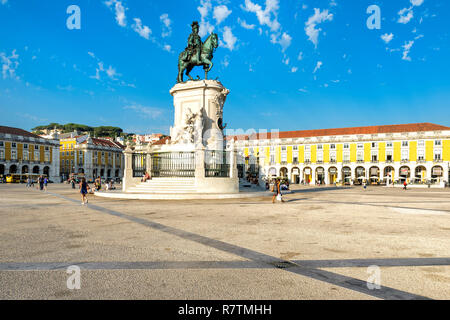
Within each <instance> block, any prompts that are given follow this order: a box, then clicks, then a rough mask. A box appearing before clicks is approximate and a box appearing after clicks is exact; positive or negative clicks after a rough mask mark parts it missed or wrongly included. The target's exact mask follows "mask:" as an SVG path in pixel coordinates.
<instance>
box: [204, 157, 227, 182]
mask: <svg viewBox="0 0 450 320" xmlns="http://www.w3.org/2000/svg"><path fill="white" fill-rule="evenodd" d="M230 156H231V153H230V152H226V151H216V150H207V151H205V177H207V178H211V177H216V178H229V177H230Z"/></svg>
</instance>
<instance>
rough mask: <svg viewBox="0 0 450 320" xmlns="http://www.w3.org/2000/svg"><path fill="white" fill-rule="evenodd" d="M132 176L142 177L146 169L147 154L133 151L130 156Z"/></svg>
mask: <svg viewBox="0 0 450 320" xmlns="http://www.w3.org/2000/svg"><path fill="white" fill-rule="evenodd" d="M132 168H133V177H134V178H135V177H142V176H144V175H145V171H147V155H146V154H142V153H134V154H133V156H132Z"/></svg>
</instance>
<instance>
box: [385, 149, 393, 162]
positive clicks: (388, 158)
mask: <svg viewBox="0 0 450 320" xmlns="http://www.w3.org/2000/svg"><path fill="white" fill-rule="evenodd" d="M393 160H394V158H393V157H392V150H386V161H393Z"/></svg>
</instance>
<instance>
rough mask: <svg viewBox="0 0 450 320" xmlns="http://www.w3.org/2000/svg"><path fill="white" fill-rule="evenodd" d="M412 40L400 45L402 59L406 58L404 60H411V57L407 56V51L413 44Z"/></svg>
mask: <svg viewBox="0 0 450 320" xmlns="http://www.w3.org/2000/svg"><path fill="white" fill-rule="evenodd" d="M413 44H414V41H413V40H411V41H408V42H405V44H404V45H403V46H402V48H403V57H402V60H406V61H411V58H410V57H409V56H408V55H409V51H410V50H411V47H412V46H413Z"/></svg>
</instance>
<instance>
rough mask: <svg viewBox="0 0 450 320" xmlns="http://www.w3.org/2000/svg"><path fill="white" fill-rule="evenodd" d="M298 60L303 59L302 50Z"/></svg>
mask: <svg viewBox="0 0 450 320" xmlns="http://www.w3.org/2000/svg"><path fill="white" fill-rule="evenodd" d="M297 60H299V61H300V60H303V52H302V51H300V53H299V54H298V57H297Z"/></svg>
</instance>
